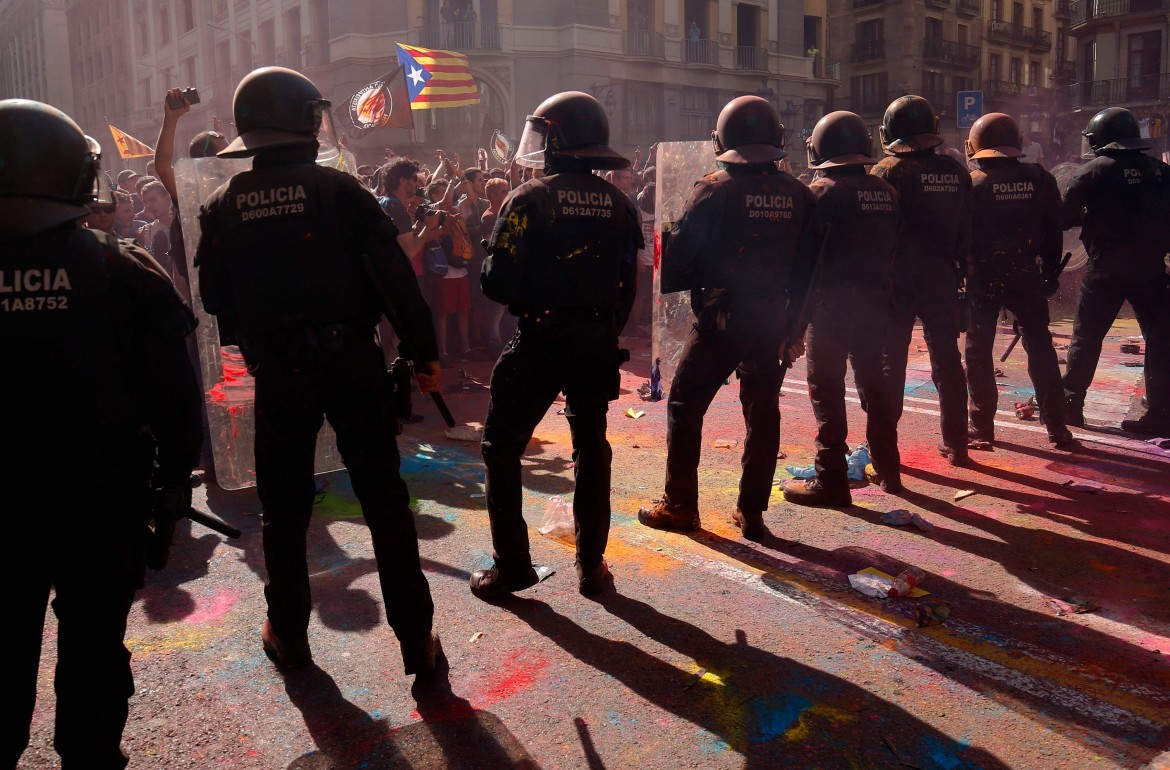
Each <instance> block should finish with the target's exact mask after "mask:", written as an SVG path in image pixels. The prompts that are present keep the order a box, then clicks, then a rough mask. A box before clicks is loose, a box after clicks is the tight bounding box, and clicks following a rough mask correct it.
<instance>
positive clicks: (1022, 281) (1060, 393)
mask: <svg viewBox="0 0 1170 770" xmlns="http://www.w3.org/2000/svg"><path fill="white" fill-rule="evenodd" d="M971 289H972V292H971V326H970V328H969V329H967V342H966V349H965V350H964V355H965V358H966V362H967V389H968V391H969V392H970V394H971V426H972V427H973V428H974V429H975V430H976V431H977V432H978V433H979V434H980V435H981V436H986V437H988V438H989V439H990V437H992V436H994V434H995V425H994V421H995V410H996V407H997V406H998V405H999V389H998V387H997V386H996V384H995V355H994V352H993V348H994V346H995V333H996V331H998V328H999V322H998V319H999V310H1000V308H1001V307H1005V308H1007V309H1008V310H1010V311H1011V312H1012V314H1013V315H1015V317H1016V324H1017V326H1018V327H1019V330H1020V333H1021V335H1022V337H1021V339H1022V341H1023V343H1024V350H1025V351H1027V354H1028V376H1029V377H1031V379H1032V386H1033V387H1034V388H1035V389H1036V402H1037V403H1038V404H1039V405H1040V422H1042V423H1044V425H1045V426H1046V427H1047V428H1048V434H1049V435H1050V436H1051V435H1053V432H1054V431H1060V429H1061V428H1064V425H1065V408H1064V388H1063V386H1062V385H1061V381H1060V366H1059V364H1057V362H1056V350H1055V349H1054V348H1053V347H1052V334H1051V332H1049V331H1048V321H1049V317H1048V300H1047V299H1046V298H1045V297H1044V284H1043V282H1042V281H1041V279H1040V275H1039V274H1038V273H1036V274H1032V273H1017V274H1015V275H1012V276H1006V277H995V278H988V279H986V280H979V281H976V282H975V283H974V284H973V285H972V287H971Z"/></svg>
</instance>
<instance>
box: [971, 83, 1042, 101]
mask: <svg viewBox="0 0 1170 770" xmlns="http://www.w3.org/2000/svg"><path fill="white" fill-rule="evenodd" d="M983 92H984V93H985V94H986V95H987V96H988V98H993V99H995V98H999V99H1008V98H1014V97H1022V98H1019V99H1016V101H1018V102H1023V103H1027V104H1040V103H1042V102H1044V101H1047V99H1048V97H1049V96H1050V95H1051V94H1052V89H1050V88H1044V87H1043V86H1035V85H1026V84H1024V83H1013V82H1011V81H1010V80H984V81H983Z"/></svg>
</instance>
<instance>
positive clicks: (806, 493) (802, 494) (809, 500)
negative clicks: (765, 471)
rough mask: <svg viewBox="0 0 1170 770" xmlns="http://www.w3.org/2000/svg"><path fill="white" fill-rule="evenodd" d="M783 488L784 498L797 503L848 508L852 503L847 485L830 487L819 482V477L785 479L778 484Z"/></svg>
mask: <svg viewBox="0 0 1170 770" xmlns="http://www.w3.org/2000/svg"><path fill="white" fill-rule="evenodd" d="M780 488H781V489H783V490H784V499H785V500H787V501H788V502H790V503H796V504H797V505H815V506H821V507H825V508H848V507H849V506H851V505H853V496H852V495H851V494H850V493H849V485H848V484H846V485H845V486H843V487H839V488H836V489H830V488H829V487H826V486H825V485H824V484H822V483H821V480H820V479H815V478H814V479H803V480H800V481H785V482H783V483H782V484H781V485H780Z"/></svg>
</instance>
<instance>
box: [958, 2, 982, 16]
mask: <svg viewBox="0 0 1170 770" xmlns="http://www.w3.org/2000/svg"><path fill="white" fill-rule="evenodd" d="M958 11H959V13H960V14H962V15H963V16H978V15H979V13H980V11H981V8H980V6H979V0H959V5H958Z"/></svg>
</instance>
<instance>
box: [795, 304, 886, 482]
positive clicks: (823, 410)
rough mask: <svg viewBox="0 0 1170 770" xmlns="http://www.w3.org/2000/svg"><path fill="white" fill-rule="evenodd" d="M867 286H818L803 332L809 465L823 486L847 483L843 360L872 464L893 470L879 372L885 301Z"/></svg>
mask: <svg viewBox="0 0 1170 770" xmlns="http://www.w3.org/2000/svg"><path fill="white" fill-rule="evenodd" d="M870 292H872V290H871V289H866V288H863V287H859V286H852V285H847V286H835V287H826V288H825V289H823V290H822V291H821V293H820V295H819V296H818V297H817V303H816V306H815V308H814V309H813V318H812V322H811V323H810V324H809V327H808V334H807V335H806V337H805V340H806V342H807V345H808V349H807V351H806V355H807V358H808V393H809V398H810V399H811V400H812V409H813V416H814V417H816V421H817V439H816V442H817V456H816V461H815V466H816V470H817V478H818V479H820V481H821V483H822V484H823V485H824V486H826V487H828V488H829V489H845V488H847V487H848V486H849V478H848V475H847V473H848V467H847V465H846V462H845V454H846V439H847V438H848V435H849V425H848V422H847V420H846V416H845V373H846V368H845V364H846V360H848V361H849V362H850V363H852V365H853V379H854V383H855V384H856V385H857V393H858V396H859V397H860V399H861V402H862V403H863V404H865V409H866V421H865V438H866V441H867V442H868V443H869V450H870V456H871V457H872V459H873V465H874V468H875V469H876V470H877V472H878V473H879V474H881V475H882V476H883V477H884V478H897V477H898V475H899V455H898V421H897V419H895V417H894V409H893V404H892V403H891V401H890V395H889V392H888V390H887V387H888V386H887V384H886V380H885V376H884V375H883V373H882V344H883V342H884V339H885V328H886V323H887V318H888V315H889V301H888V300H886V299H885V298H884V297H874V296H872V293H870Z"/></svg>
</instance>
